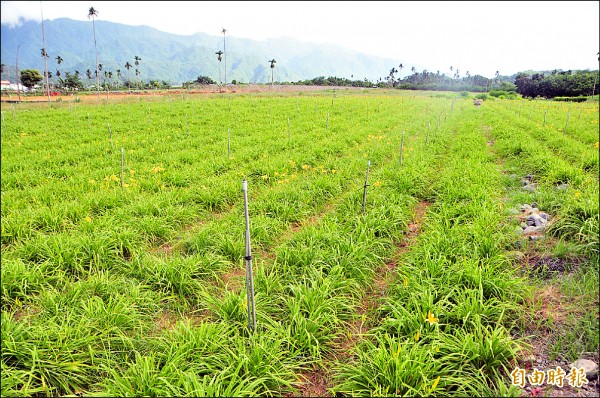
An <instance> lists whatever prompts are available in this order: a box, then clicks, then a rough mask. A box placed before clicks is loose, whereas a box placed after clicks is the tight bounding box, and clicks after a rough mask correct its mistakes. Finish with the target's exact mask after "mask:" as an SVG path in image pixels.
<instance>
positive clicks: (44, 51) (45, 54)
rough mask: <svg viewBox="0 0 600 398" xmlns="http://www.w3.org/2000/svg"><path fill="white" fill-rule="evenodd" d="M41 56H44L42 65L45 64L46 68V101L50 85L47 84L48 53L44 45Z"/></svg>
mask: <svg viewBox="0 0 600 398" xmlns="http://www.w3.org/2000/svg"><path fill="white" fill-rule="evenodd" d="M41 53H42V57H43V58H44V65H46V68H45V69H46V70H45V71H44V77H45V78H46V92H47V93H48V101H50V85H49V84H48V57H49V56H48V53H47V52H46V47H44V48H42V49H41Z"/></svg>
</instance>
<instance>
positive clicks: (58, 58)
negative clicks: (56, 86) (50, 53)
mask: <svg viewBox="0 0 600 398" xmlns="http://www.w3.org/2000/svg"><path fill="white" fill-rule="evenodd" d="M56 63H57V64H58V65H60V64H62V63H63V59H62V57H61V56H60V55H57V56H56ZM56 77H58V78H59V79H60V71H59V70H58V68H57V69H56Z"/></svg>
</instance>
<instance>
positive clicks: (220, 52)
mask: <svg viewBox="0 0 600 398" xmlns="http://www.w3.org/2000/svg"><path fill="white" fill-rule="evenodd" d="M215 54H217V59H218V60H219V81H220V82H221V85H223V80H222V79H221V59H222V57H221V56H222V55H223V51H221V50H219V51H217V52H216V53H215Z"/></svg>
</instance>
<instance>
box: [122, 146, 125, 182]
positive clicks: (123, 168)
mask: <svg viewBox="0 0 600 398" xmlns="http://www.w3.org/2000/svg"><path fill="white" fill-rule="evenodd" d="M124 175H125V149H123V148H121V188H123V186H124V184H123V179H124V178H125V177H124Z"/></svg>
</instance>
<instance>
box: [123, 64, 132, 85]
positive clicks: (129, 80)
mask: <svg viewBox="0 0 600 398" xmlns="http://www.w3.org/2000/svg"><path fill="white" fill-rule="evenodd" d="M132 66H133V65H131V64H130V63H129V61H127V63H126V64H125V69H127V86H128V88H129V90H130V91H131V79H130V78H129V69H131V67H132Z"/></svg>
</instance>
